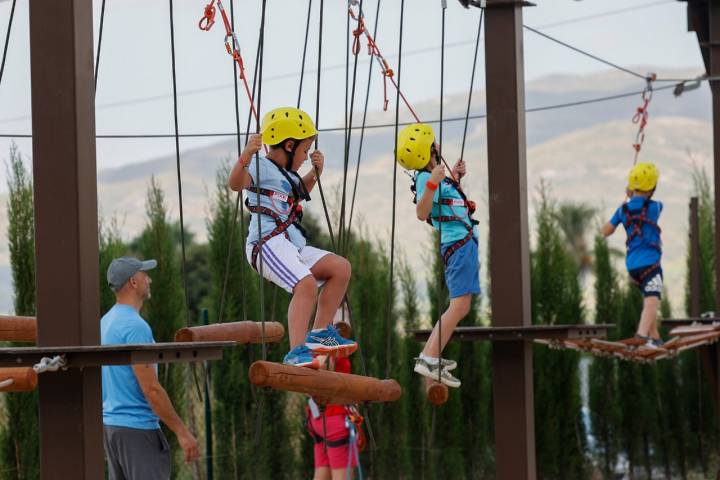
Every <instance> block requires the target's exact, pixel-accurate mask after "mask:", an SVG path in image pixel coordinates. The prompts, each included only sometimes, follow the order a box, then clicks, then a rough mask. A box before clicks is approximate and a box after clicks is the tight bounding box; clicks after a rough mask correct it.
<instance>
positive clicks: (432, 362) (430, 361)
mask: <svg viewBox="0 0 720 480" xmlns="http://www.w3.org/2000/svg"><path fill="white" fill-rule="evenodd" d="M420 358H422V359H423V360H424V361H425V362H426V363H427V364H429V365H437V364H438V363H440V360H439V359H438V358H437V357H428V356H427V355H425V354H424V353H421V354H420Z"/></svg>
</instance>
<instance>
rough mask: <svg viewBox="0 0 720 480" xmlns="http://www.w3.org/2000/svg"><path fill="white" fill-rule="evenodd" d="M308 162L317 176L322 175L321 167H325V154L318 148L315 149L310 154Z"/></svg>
mask: <svg viewBox="0 0 720 480" xmlns="http://www.w3.org/2000/svg"><path fill="white" fill-rule="evenodd" d="M310 162H311V163H312V166H313V167H314V168H315V170H316V171H317V176H318V177H319V176H320V175H322V172H323V168H324V167H325V155H323V153H322V152H321V151H320V150H315V151H314V152H313V153H312V154H311V155H310Z"/></svg>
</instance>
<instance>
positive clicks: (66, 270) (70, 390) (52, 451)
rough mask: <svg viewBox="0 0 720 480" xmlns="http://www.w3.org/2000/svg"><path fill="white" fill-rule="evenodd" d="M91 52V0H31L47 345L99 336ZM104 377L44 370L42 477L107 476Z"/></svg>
mask: <svg viewBox="0 0 720 480" xmlns="http://www.w3.org/2000/svg"><path fill="white" fill-rule="evenodd" d="M93 61H94V59H93V14H92V1H91V0H64V1H50V2H40V1H32V2H30V65H31V71H32V77H31V91H32V133H33V185H34V202H35V254H36V255H35V258H36V272H37V277H36V281H37V318H38V340H37V343H38V345H40V346H42V347H48V346H53V345H92V344H99V343H100V328H99V321H98V319H99V317H100V315H99V313H100V306H99V294H98V288H99V283H98V278H99V271H98V269H99V261H98V230H97V228H98V219H97V179H96V166H95V102H94V76H93ZM59 312H62V314H59ZM100 384H101V381H100V367H90V368H86V369H71V370H68V371H65V372H57V373H56V374H53V375H45V376H41V378H40V380H39V389H40V403H39V412H40V456H41V463H40V470H41V476H42V478H43V479H45V480H47V479H56V478H57V479H60V478H63V479H65V478H73V479H78V480H85V479H88V480H89V479H93V480H94V479H97V478H102V477H103V475H104V461H103V448H102V420H101V419H102V410H101V387H100Z"/></svg>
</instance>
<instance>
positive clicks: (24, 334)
mask: <svg viewBox="0 0 720 480" xmlns="http://www.w3.org/2000/svg"><path fill="white" fill-rule="evenodd" d="M36 339H37V321H36V320H35V317H17V316H7V315H0V340H2V341H5V342H35V341H36Z"/></svg>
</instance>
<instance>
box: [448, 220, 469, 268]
mask: <svg viewBox="0 0 720 480" xmlns="http://www.w3.org/2000/svg"><path fill="white" fill-rule="evenodd" d="M470 240H473V232H472V229H470V231H469V232H468V234H467V235H465V236H464V237H463V238H462V239H461V240H458V241H457V242H455V243H453V244H452V245H450V246H449V247H448V248H447V250H445V253H443V261H444V262H445V265H447V263H448V261H449V260H450V257H451V256H452V254H453V253H455V252H457V251H458V250H460V248H461V247H462V246H463V245H465V244H466V243H468V242H469V241H470Z"/></svg>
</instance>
